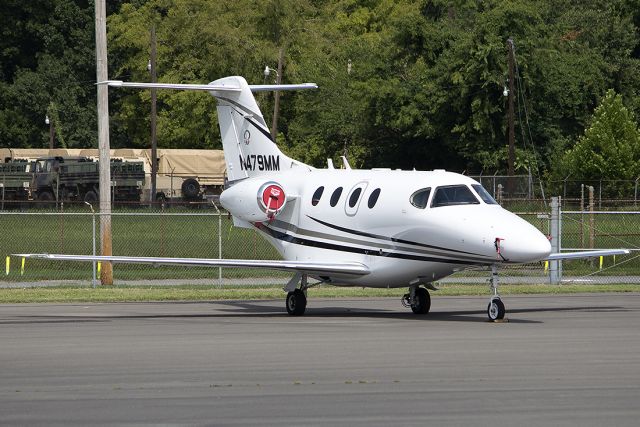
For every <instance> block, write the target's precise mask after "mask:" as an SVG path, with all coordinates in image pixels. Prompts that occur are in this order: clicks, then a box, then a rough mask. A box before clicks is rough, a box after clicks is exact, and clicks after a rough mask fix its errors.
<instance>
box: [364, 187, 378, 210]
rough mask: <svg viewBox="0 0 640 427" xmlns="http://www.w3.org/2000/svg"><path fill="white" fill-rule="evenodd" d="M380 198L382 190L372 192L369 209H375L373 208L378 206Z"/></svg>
mask: <svg viewBox="0 0 640 427" xmlns="http://www.w3.org/2000/svg"><path fill="white" fill-rule="evenodd" d="M378 197H380V189H379V188H376V189H375V190H373V191H372V192H371V195H370V196H369V203H367V205H368V206H369V209H373V207H374V206H375V205H376V202H377V201H378Z"/></svg>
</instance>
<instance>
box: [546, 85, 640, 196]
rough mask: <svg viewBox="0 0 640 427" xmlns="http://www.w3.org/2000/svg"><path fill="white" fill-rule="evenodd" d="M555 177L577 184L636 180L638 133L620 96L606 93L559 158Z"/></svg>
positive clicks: (619, 188)
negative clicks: (589, 121) (563, 176)
mask: <svg viewBox="0 0 640 427" xmlns="http://www.w3.org/2000/svg"><path fill="white" fill-rule="evenodd" d="M558 173H561V174H564V175H570V177H571V179H572V180H577V181H589V180H629V181H633V180H635V179H636V178H638V177H640V132H639V131H638V126H637V122H636V120H635V118H634V117H633V114H632V113H631V112H630V111H629V110H628V109H627V108H626V107H625V106H624V104H623V103H622V96H621V95H618V94H616V93H615V91H613V90H609V91H607V93H606V95H605V96H604V98H603V99H602V101H601V103H600V105H599V106H598V107H597V108H596V110H595V111H594V113H593V118H592V119H591V124H590V125H589V127H588V128H587V129H585V131H584V135H582V136H581V137H580V138H579V139H578V142H577V143H576V145H575V146H574V147H573V148H571V149H570V150H568V151H567V152H566V153H565V155H564V157H563V158H562V161H561V162H560V170H559V171H558ZM630 185H631V184H629V185H627V187H629V186H630ZM609 187H611V188H609V190H614V191H616V192H617V193H618V194H624V191H625V189H626V188H624V187H625V185H623V184H621V183H612V184H610V185H609ZM610 194H611V193H610Z"/></svg>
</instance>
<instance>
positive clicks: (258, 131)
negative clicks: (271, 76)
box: [98, 76, 317, 181]
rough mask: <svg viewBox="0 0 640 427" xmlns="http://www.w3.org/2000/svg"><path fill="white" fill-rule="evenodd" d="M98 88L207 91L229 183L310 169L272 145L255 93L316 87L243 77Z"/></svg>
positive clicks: (111, 82)
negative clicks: (215, 114) (261, 82)
mask: <svg viewBox="0 0 640 427" xmlns="http://www.w3.org/2000/svg"><path fill="white" fill-rule="evenodd" d="M98 84H107V85H109V86H115V87H137V88H144V89H178V90H201V91H207V92H209V93H210V94H211V95H213V96H214V97H215V98H216V99H217V101H218V122H219V124H220V136H221V137H222V147H223V150H224V158H225V161H226V164H227V176H228V178H229V181H236V180H239V179H243V178H248V177H252V176H257V175H261V174H265V173H273V172H278V171H285V170H289V169H293V168H296V167H303V168H306V169H308V170H311V169H313V168H312V167H311V166H308V165H305V164H304V163H302V162H299V161H297V160H294V159H292V158H290V157H287V156H286V155H285V154H284V153H282V151H280V149H278V146H277V145H276V144H275V143H274V142H273V138H272V136H271V133H270V132H269V128H268V127H267V124H266V123H265V121H264V117H263V116H262V113H261V112H260V109H259V108H258V104H257V103H256V100H255V98H254V96H253V93H252V92H259V91H273V90H297V89H312V88H316V87H317V86H316V85H315V84H313V83H304V84H299V85H251V86H250V85H248V84H247V81H246V80H245V79H244V78H243V77H240V76H232V77H225V78H222V79H218V80H216V81H213V82H211V83H209V84H208V85H199V84H171V83H134V82H122V81H119V80H115V81H114V80H110V81H106V82H101V83H98Z"/></svg>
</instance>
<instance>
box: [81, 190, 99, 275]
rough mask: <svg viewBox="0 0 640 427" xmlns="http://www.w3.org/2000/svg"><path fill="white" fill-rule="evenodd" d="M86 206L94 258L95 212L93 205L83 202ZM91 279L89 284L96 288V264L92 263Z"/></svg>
mask: <svg viewBox="0 0 640 427" xmlns="http://www.w3.org/2000/svg"><path fill="white" fill-rule="evenodd" d="M84 203H85V204H86V205H88V206H89V208H91V241H92V245H91V247H92V248H93V251H92V254H93V256H96V212H95V211H94V210H93V205H92V204H91V203H89V202H84ZM92 264H93V268H92V270H93V278H92V281H91V284H92V285H93V287H94V288H95V287H96V283H97V280H96V262H95V261H93V262H92Z"/></svg>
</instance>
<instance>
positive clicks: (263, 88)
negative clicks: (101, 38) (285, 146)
mask: <svg viewBox="0 0 640 427" xmlns="http://www.w3.org/2000/svg"><path fill="white" fill-rule="evenodd" d="M98 84H106V85H108V86H111V87H133V88H138V89H176V90H204V91H216V92H240V91H241V90H242V88H241V87H240V86H236V85H231V84H225V85H213V84H190V83H138V82H123V81H122V80H107V81H104V82H100V83H98ZM248 86H249V89H251V92H269V91H274V90H303V89H317V88H318V85H317V84H315V83H300V84H290V85H283V84H280V85H248Z"/></svg>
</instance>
